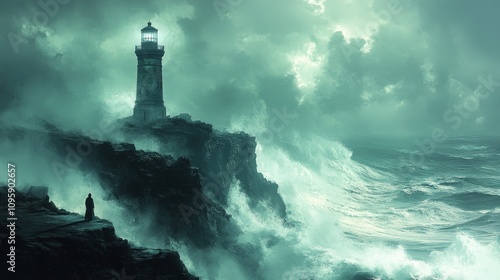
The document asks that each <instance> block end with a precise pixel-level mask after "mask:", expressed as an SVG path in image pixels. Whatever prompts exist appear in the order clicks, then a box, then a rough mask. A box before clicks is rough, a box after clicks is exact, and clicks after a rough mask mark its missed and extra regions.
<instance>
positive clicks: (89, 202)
mask: <svg viewBox="0 0 500 280" xmlns="http://www.w3.org/2000/svg"><path fill="white" fill-rule="evenodd" d="M85 207H87V211H85V221H92V218H94V200H93V199H92V194H90V193H89V197H87V199H86V200H85Z"/></svg>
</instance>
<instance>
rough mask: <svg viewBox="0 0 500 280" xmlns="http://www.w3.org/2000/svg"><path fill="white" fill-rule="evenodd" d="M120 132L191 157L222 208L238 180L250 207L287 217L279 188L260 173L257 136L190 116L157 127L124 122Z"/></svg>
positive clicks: (208, 191)
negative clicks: (265, 206) (222, 128)
mask: <svg viewBox="0 0 500 280" xmlns="http://www.w3.org/2000/svg"><path fill="white" fill-rule="evenodd" d="M121 131H122V132H123V134H124V135H125V137H126V140H127V141H128V142H131V143H134V142H136V141H141V140H143V139H148V140H151V139H154V140H155V141H156V142H157V143H158V144H159V146H160V152H161V153H162V154H173V155H174V156H185V157H188V158H189V159H190V160H191V162H192V163H193V165H194V166H196V167H198V168H199V172H200V175H201V184H202V186H203V187H202V189H203V193H204V194H205V195H206V196H208V197H210V198H212V199H213V200H214V201H215V202H217V203H219V204H221V205H222V206H226V205H227V199H228V193H229V188H230V187H231V184H232V183H233V182H234V181H235V180H237V181H239V185H240V187H241V190H242V191H243V192H244V193H245V194H246V195H247V196H248V199H249V203H250V206H251V207H253V208H255V207H259V206H260V205H262V203H265V204H268V205H269V206H271V207H272V209H275V210H276V212H277V214H278V215H280V216H281V217H282V218H285V216H286V214H285V213H286V210H285V204H284V202H283V199H282V198H281V196H280V195H279V194H278V191H277V190H278V185H276V184H275V183H273V182H270V181H268V180H267V179H265V178H264V176H263V175H262V174H261V173H259V172H258V171H257V163H256V155H255V148H256V141H255V138H254V137H252V136H250V135H248V134H246V133H244V132H240V133H226V132H219V131H216V130H214V129H213V128H212V126H211V125H209V124H206V123H202V122H192V121H191V120H190V118H189V116H187V117H186V116H179V117H174V118H167V119H164V120H161V121H158V122H156V123H155V124H154V125H151V124H150V125H144V124H140V123H134V122H131V121H129V120H127V119H123V120H121Z"/></svg>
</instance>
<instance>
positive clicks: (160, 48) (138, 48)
mask: <svg viewBox="0 0 500 280" xmlns="http://www.w3.org/2000/svg"><path fill="white" fill-rule="evenodd" d="M143 49H144V50H154V49H157V50H160V51H163V50H164V49H165V47H164V46H162V45H158V46H155V47H151V46H145V47H143V46H142V45H136V46H135V50H136V51H140V50H143Z"/></svg>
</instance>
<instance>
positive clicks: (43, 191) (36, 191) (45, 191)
mask: <svg viewBox="0 0 500 280" xmlns="http://www.w3.org/2000/svg"><path fill="white" fill-rule="evenodd" d="M28 195H31V196H34V197H36V198H38V199H41V200H44V199H46V198H48V197H49V188H47V187H41V186H31V187H30V188H29V190H28Z"/></svg>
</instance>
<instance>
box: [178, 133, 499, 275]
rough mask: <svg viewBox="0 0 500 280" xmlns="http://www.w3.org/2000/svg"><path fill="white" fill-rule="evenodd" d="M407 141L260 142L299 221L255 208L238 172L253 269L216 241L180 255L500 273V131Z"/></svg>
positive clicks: (367, 271) (366, 270)
mask: <svg viewBox="0 0 500 280" xmlns="http://www.w3.org/2000/svg"><path fill="white" fill-rule="evenodd" d="M414 140H415V139H399V140H393V139H360V140H348V141H343V144H341V143H340V142H337V141H329V140H325V139H322V138H314V139H310V140H308V141H302V142H297V143H293V145H291V146H292V147H299V148H290V149H286V150H285V149H281V148H276V147H270V146H266V145H259V146H258V151H257V152H258V157H257V160H258V168H259V171H260V172H262V173H263V174H264V175H265V176H266V177H267V178H268V179H270V180H273V181H275V182H276V183H278V184H279V192H280V194H281V195H282V197H283V199H284V201H285V203H286V205H287V209H288V212H289V213H288V214H289V216H290V218H291V223H292V224H294V226H293V227H289V226H284V225H283V223H282V221H280V220H279V219H277V218H276V217H274V216H273V215H272V214H271V211H270V212H268V213H255V212H254V211H252V210H251V209H250V208H249V207H247V206H246V197H245V196H244V194H242V193H241V192H240V191H239V189H238V185H237V182H236V183H235V184H234V187H233V190H232V193H231V196H230V198H231V199H230V200H231V205H230V206H229V207H228V209H227V211H228V212H229V213H230V214H231V215H232V216H233V218H234V219H235V221H236V223H238V225H239V226H240V228H241V229H242V230H243V234H242V235H241V236H240V237H239V238H238V240H239V242H240V245H241V244H246V243H248V244H253V245H257V246H259V247H260V248H261V252H259V253H258V259H259V266H258V268H257V269H256V271H255V274H254V275H253V276H249V275H248V273H245V272H244V265H243V264H241V263H238V261H237V260H234V259H231V257H230V254H227V255H225V254H226V253H225V252H224V251H223V250H215V249H214V251H213V252H211V253H210V255H211V257H212V261H211V262H207V258H206V256H205V257H204V258H198V257H196V254H195V253H193V252H191V253H186V252H187V251H183V250H181V255H182V256H183V259H184V261H185V262H186V263H187V265H188V267H189V268H190V269H191V271H193V272H194V273H196V274H198V275H200V276H202V277H203V278H205V279H255V278H264V279H366V278H363V277H366V276H369V275H371V276H369V277H372V276H374V277H375V279H500V246H499V233H500V172H499V167H500V141H499V139H494V138H491V139H475V138H457V139H448V140H447V141H445V142H442V143H434V144H432V145H430V144H429V145H428V146H427V147H424V149H423V150H421V148H420V147H419V146H418V145H416V144H415V141H414ZM417 155H418V156H417ZM409 159H412V160H409ZM198 253H199V252H198ZM203 254H206V252H204V253H203Z"/></svg>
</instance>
